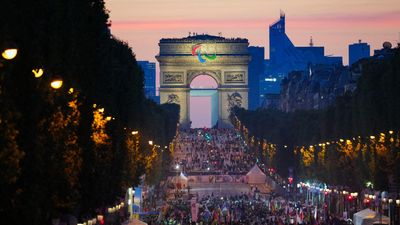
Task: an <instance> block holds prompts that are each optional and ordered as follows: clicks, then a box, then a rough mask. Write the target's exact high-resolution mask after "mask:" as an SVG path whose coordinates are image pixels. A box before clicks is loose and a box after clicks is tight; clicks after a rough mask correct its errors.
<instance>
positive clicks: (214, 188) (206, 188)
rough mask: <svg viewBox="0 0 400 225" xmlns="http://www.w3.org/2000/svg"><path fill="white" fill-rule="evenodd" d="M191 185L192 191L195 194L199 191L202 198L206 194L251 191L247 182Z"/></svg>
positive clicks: (234, 193)
mask: <svg viewBox="0 0 400 225" xmlns="http://www.w3.org/2000/svg"><path fill="white" fill-rule="evenodd" d="M189 186H190V187H191V189H190V193H192V194H195V193H198V195H199V197H200V198H201V197H202V196H204V195H211V194H212V193H213V194H214V196H221V197H224V196H230V195H238V194H241V193H248V192H250V187H249V185H247V184H243V183H191V182H190V183H189Z"/></svg>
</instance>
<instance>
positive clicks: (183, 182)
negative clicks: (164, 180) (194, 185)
mask: <svg viewBox="0 0 400 225" xmlns="http://www.w3.org/2000/svg"><path fill="white" fill-rule="evenodd" d="M172 182H173V183H174V184H175V185H176V187H177V188H178V189H181V188H186V187H187V185H188V178H187V177H186V176H185V175H184V174H183V173H182V172H181V174H180V175H179V176H176V177H173V178H172Z"/></svg>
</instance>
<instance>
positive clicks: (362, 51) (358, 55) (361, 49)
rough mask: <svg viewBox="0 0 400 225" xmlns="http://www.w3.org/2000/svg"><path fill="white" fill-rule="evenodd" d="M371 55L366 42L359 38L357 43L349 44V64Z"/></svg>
mask: <svg viewBox="0 0 400 225" xmlns="http://www.w3.org/2000/svg"><path fill="white" fill-rule="evenodd" d="M370 56H371V50H370V46H369V44H368V43H362V42H361V40H359V41H358V43H354V44H351V45H349V66H351V65H353V63H355V62H357V61H358V60H360V59H363V58H368V57H370Z"/></svg>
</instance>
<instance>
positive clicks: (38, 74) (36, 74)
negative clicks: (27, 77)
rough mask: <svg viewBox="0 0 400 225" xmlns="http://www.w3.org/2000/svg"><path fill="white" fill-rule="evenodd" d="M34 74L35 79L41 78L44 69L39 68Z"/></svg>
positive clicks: (34, 70)
mask: <svg viewBox="0 0 400 225" xmlns="http://www.w3.org/2000/svg"><path fill="white" fill-rule="evenodd" d="M32 73H33V75H34V76H35V78H39V77H41V76H43V73H44V71H43V69H42V68H39V69H33V70H32Z"/></svg>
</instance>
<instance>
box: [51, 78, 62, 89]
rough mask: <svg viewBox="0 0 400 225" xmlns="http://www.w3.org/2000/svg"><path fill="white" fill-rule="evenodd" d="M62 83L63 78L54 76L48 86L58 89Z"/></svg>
mask: <svg viewBox="0 0 400 225" xmlns="http://www.w3.org/2000/svg"><path fill="white" fill-rule="evenodd" d="M62 85H63V80H62V79H60V78H54V79H53V80H52V81H51V83H50V86H51V87H52V88H53V89H60V88H61V87H62Z"/></svg>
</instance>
